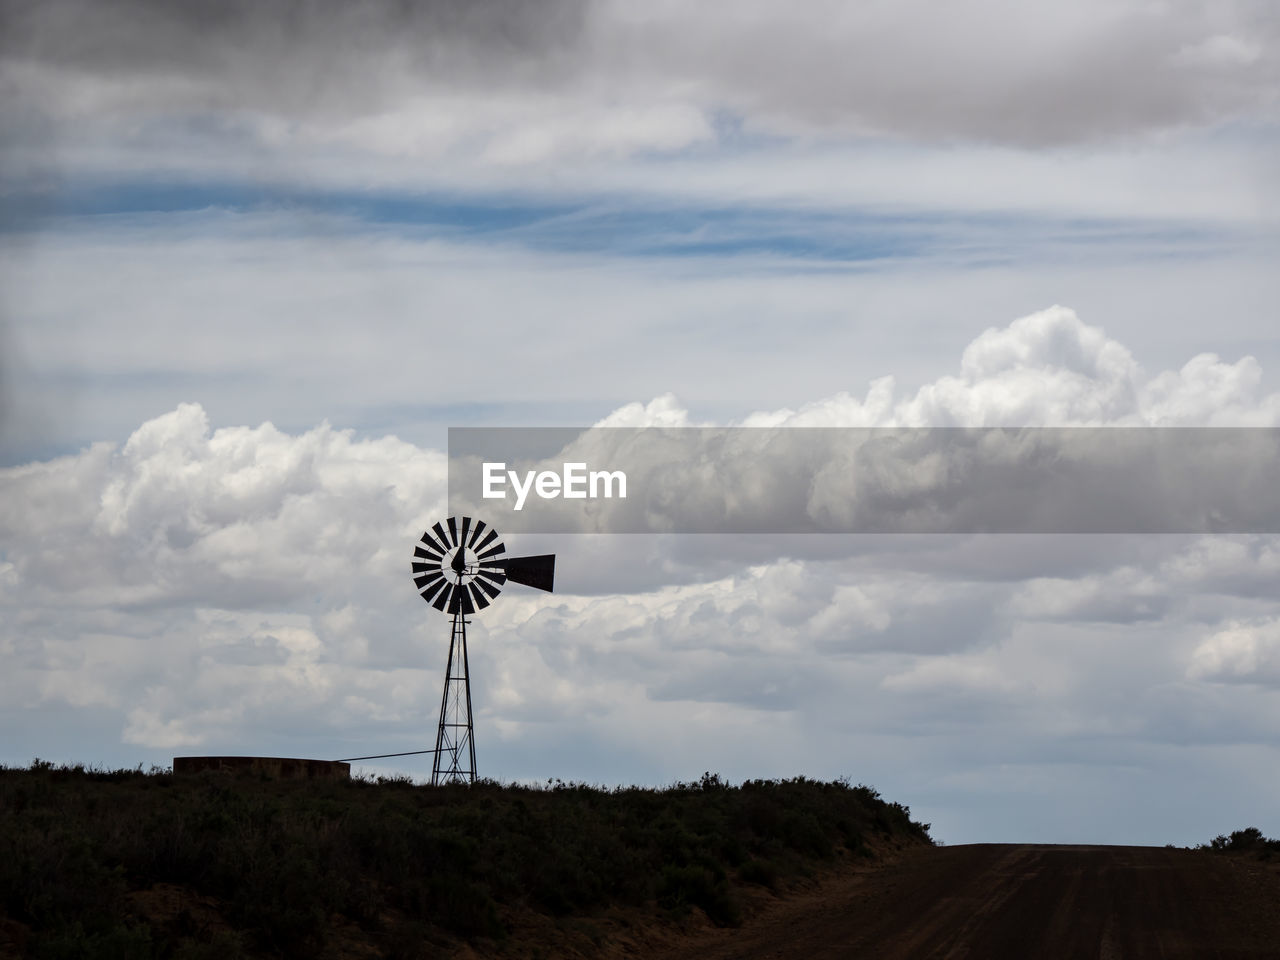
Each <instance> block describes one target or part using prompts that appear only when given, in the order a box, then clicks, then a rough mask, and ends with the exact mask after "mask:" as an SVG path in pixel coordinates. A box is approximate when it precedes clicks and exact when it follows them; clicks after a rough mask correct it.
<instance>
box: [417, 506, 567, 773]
mask: <svg viewBox="0 0 1280 960" xmlns="http://www.w3.org/2000/svg"><path fill="white" fill-rule="evenodd" d="M446 528H447V529H446ZM486 529H488V533H485V530H486ZM555 563H556V558H555V556H554V555H553V554H544V555H543V556H538V557H508V556H507V555H506V547H505V546H503V543H502V539H501V538H500V537H499V536H498V531H497V530H494V529H493V528H492V527H487V528H486V525H485V522H484V521H483V520H477V521H475V523H474V525H473V524H472V520H471V518H470V517H463V518H462V522H461V523H459V522H458V519H457V518H456V517H450V518H449V519H448V520H446V521H445V523H444V525H441V524H439V523H436V524H434V525H432V527H431V529H430V530H428V531H427V532H425V533H424V534H423V535H422V539H421V540H420V541H419V542H418V544H417V545H416V546H415V547H414V548H413V582H414V585H415V586H416V587H417V588H418V592H419V593H420V594H421V595H422V599H423V600H426V601H427V602H428V603H429V604H431V605H432V606H433V607H435V608H436V609H437V610H439V611H441V612H445V611H447V612H448V613H450V614H451V615H452V616H453V629H452V631H451V633H450V635H449V660H448V663H447V665H446V666H445V674H444V692H443V693H442V694H441V695H440V725H439V727H438V729H437V731H436V748H435V750H434V751H427V752H433V753H434V754H435V762H434V764H433V765H432V769H431V783H432V784H433V785H436V786H438V785H440V784H442V783H474V782H475V779H476V741H475V727H474V724H473V722H472V715H471V664H470V661H469V660H468V658H467V624H468V623H469V622H470V621H468V620H467V617H469V616H471V615H472V614H474V613H475V612H476V611H477V610H483V609H484V608H485V607H487V606H489V604H490V602H491V601H493V599H494V598H496V597H497V596H498V593H499V592H500V591H501V590H502V586H503V584H505V583H506V582H507V581H508V580H510V581H512V582H513V583H522V584H524V585H525V586H529V587H534V588H536V589H538V590H548V591H549V590H551V586H552V582H553V580H554V579H555Z"/></svg>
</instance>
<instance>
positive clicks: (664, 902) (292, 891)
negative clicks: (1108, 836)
mask: <svg viewBox="0 0 1280 960" xmlns="http://www.w3.org/2000/svg"><path fill="white" fill-rule="evenodd" d="M0 838H2V839H0V914H2V917H3V919H0V954H3V953H4V952H5V946H6V944H5V941H7V947H8V949H9V950H11V951H15V952H17V953H19V955H28V956H33V957H42V958H55V957H91V956H103V957H121V958H125V957H130V958H132V957H155V958H169V957H173V958H180V960H196V958H204V957H209V958H213V957H218V958H235V957H240V956H244V957H249V956H273V957H324V956H354V955H366V956H388V957H399V956H405V957H409V956H415V957H416V956H432V955H436V954H440V955H447V954H448V953H449V952H451V951H452V948H453V947H455V946H456V945H457V944H458V943H459V942H460V941H468V942H470V943H471V944H472V945H473V946H476V947H479V948H481V949H483V950H492V951H493V952H496V953H504V952H509V951H511V950H512V949H514V948H515V947H516V946H517V945H516V944H515V943H514V939H515V936H516V935H515V934H514V933H513V929H514V926H513V925H518V924H519V923H520V922H521V918H524V919H525V920H527V919H528V918H529V917H531V916H532V917H534V918H535V919H537V920H539V921H540V922H542V923H544V924H547V923H550V924H553V925H555V924H559V925H561V926H563V925H564V924H565V923H577V922H579V921H581V922H582V923H589V921H590V918H592V917H593V916H594V917H599V916H601V915H602V914H604V913H606V912H609V911H612V912H613V913H614V914H617V913H618V912H619V911H622V912H623V913H626V912H627V911H630V912H631V913H632V914H634V915H636V916H637V917H639V918H644V919H646V920H653V921H654V922H657V923H662V922H667V921H670V922H671V923H677V924H678V923H680V922H681V918H682V917H683V918H688V917H689V916H691V915H694V914H695V913H696V912H697V911H701V912H702V913H704V914H705V915H706V917H707V918H708V919H709V920H710V921H711V922H712V923H714V924H717V925H722V926H731V925H735V924H737V923H739V922H740V921H741V919H742V916H743V908H744V902H746V900H749V899H750V897H746V898H745V899H744V894H745V893H748V892H749V891H750V890H751V889H753V888H754V889H755V891H756V892H757V893H758V892H759V890H760V888H776V887H777V886H778V885H779V884H784V885H785V884H786V883H787V882H789V880H790V879H791V878H795V877H799V876H809V875H812V874H814V873H819V872H821V870H822V869H823V867H824V866H825V865H831V864H833V863H834V862H835V861H836V860H838V859H841V858H845V857H868V858H874V856H876V853H875V851H882V850H885V849H888V848H892V847H904V846H911V845H921V844H929V843H931V842H932V841H931V840H930V839H929V835H928V825H927V824H921V823H917V822H915V821H913V820H912V819H911V816H910V811H909V810H908V809H907V807H905V806H902V805H901V804H897V803H890V802H887V801H885V800H884V799H882V798H881V797H880V796H879V794H878V793H877V792H876V791H875V790H873V789H871V788H870V787H866V786H853V785H850V783H849V782H847V781H843V780H841V781H835V782H831V783H825V782H818V781H813V780H807V779H805V778H802V777H801V778H797V779H794V780H755V781H748V782H745V783H743V784H741V785H739V786H730V785H729V784H727V783H725V782H724V781H722V780H721V779H720V778H719V777H718V776H715V775H712V774H707V775H704V776H703V777H702V779H701V780H699V781H696V782H692V783H676V784H674V785H672V786H670V787H666V788H661V789H648V788H640V787H625V788H615V789H606V788H601V787H595V786H588V785H585V784H578V783H562V782H560V781H558V780H556V781H550V782H548V783H547V784H546V785H544V786H541V787H530V786H518V785H508V784H501V783H495V782H480V783H477V784H475V785H473V786H470V787H464V786H455V787H439V788H433V787H430V786H423V785H418V784H415V783H413V782H412V781H411V780H409V779H407V778H405V779H386V778H378V779H354V780H351V781H342V782H335V781H310V782H308V781H282V780H272V779H267V778H264V777H262V776H260V775H259V776H241V775H237V776H232V775H229V774H226V773H205V774H199V775H183V776H175V775H174V774H173V773H171V772H169V771H168V770H164V769H159V768H153V769H152V770H151V771H145V772H144V771H142V770H141V769H138V770H103V769H94V768H85V767H81V766H73V767H55V766H53V765H51V764H48V763H44V762H40V761H36V762H35V763H34V764H33V765H32V766H31V767H30V768H4V767H0Z"/></svg>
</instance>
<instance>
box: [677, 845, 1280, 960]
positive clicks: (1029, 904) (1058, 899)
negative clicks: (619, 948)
mask: <svg viewBox="0 0 1280 960" xmlns="http://www.w3.org/2000/svg"><path fill="white" fill-rule="evenodd" d="M690 948H692V949H693V952H686V953H685V955H686V956H698V957H706V958H709V960H729V958H735V960H738V958H741V960H757V958H765V957H769V958H783V960H785V958H804V960H826V958H835V957H840V958H849V957H866V958H870V960H908V958H909V960H925V958H929V960H960V958H966V960H1059V958H1064V960H1065V958H1071V960H1085V958H1098V960H1131V958H1157V957H1158V958H1175V957H1176V958H1186V960H1212V958H1233V960H1243V958H1254V957H1277V958H1280V871H1277V869H1276V868H1274V867H1271V866H1269V865H1267V864H1264V863H1261V862H1259V861H1257V860H1250V859H1243V858H1236V857H1225V856H1216V855H1212V854H1208V853H1203V852H1195V851H1190V850H1172V849H1163V848H1158V847H1065V846H1014V845H1005V844H974V845H967V846H958V847H942V848H937V849H928V850H923V851H919V852H918V853H913V854H911V855H908V856H906V857H904V858H903V859H902V860H900V861H898V862H897V863H893V864H890V865H887V866H885V867H883V868H881V869H878V870H875V871H873V872H870V873H867V874H864V875H862V876H855V877H849V878H847V879H845V880H839V881H834V882H833V883H832V884H830V885H824V887H823V888H822V890H821V891H820V892H819V893H815V894H814V895H812V896H801V897H798V898H796V899H794V900H783V901H779V902H778V903H776V904H774V905H773V906H772V907H771V908H770V909H768V910H766V911H765V912H764V913H763V914H762V915H760V916H758V917H756V918H755V919H754V920H753V921H751V922H749V923H748V924H747V925H746V926H745V927H743V928H742V929H739V930H733V931H728V930H726V931H717V932H716V933H715V934H712V935H708V936H706V937H704V938H700V941H699V942H698V943H697V944H696V945H693V944H690V945H688V946H687V947H686V948H685V950H686V951H688V950H689V949H690Z"/></svg>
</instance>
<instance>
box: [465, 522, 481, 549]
mask: <svg viewBox="0 0 1280 960" xmlns="http://www.w3.org/2000/svg"><path fill="white" fill-rule="evenodd" d="M484 527H485V523H484V521H483V520H477V521H476V528H475V530H473V531H472V532H471V542H470V543H468V544H467V547H468V548H469V549H472V550H474V549H475V546H476V541H477V540H478V539H480V534H482V533H484Z"/></svg>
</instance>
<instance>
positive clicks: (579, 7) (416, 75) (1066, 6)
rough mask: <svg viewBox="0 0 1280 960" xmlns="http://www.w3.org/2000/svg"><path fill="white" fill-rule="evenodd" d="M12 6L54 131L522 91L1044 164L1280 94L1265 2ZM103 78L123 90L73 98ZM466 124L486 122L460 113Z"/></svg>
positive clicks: (391, 1)
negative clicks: (102, 103)
mask: <svg viewBox="0 0 1280 960" xmlns="http://www.w3.org/2000/svg"><path fill="white" fill-rule="evenodd" d="M0 8H2V9H3V19H4V23H3V25H2V27H3V29H0V35H2V36H3V37H4V39H3V40H2V41H0V43H2V44H3V46H2V47H0V55H3V56H4V57H5V58H6V59H7V60H9V61H11V62H13V63H20V64H22V65H23V67H24V69H26V70H27V71H28V72H27V73H26V74H22V75H18V74H11V75H10V76H9V77H8V79H7V85H8V86H10V88H11V90H16V91H19V92H20V93H21V94H22V98H21V99H24V100H25V99H31V100H33V101H35V102H39V103H42V104H43V105H44V106H45V107H48V108H51V109H53V110H54V111H55V112H56V111H57V110H58V109H61V108H68V106H69V105H70V106H71V108H72V109H75V108H80V109H83V107H84V103H85V98H86V97H88V98H89V99H90V100H92V99H93V98H96V97H100V96H108V97H109V98H112V99H111V102H112V103H114V104H116V105H117V106H125V107H128V108H133V109H139V108H143V107H146V106H156V105H167V106H170V107H177V108H180V109H182V110H186V111H191V112H202V111H210V110H219V109H227V108H237V107H238V108H247V109H253V110H260V111H265V112H269V113H274V114H278V115H282V116H285V117H297V116H298V115H299V114H305V115H306V116H308V117H312V116H318V115H327V114H328V113H330V112H336V113H338V114H339V115H352V114H361V115H368V114H382V113H384V112H386V111H389V110H395V109H397V108H398V107H399V106H400V105H401V104H402V103H403V102H404V101H405V100H408V99H415V98H417V99H423V98H425V99H427V100H432V99H438V98H440V97H443V96H447V95H449V94H457V93H459V92H467V91H479V92H489V91H494V90H503V91H509V92H511V93H513V94H515V95H517V96H521V97H524V96H530V95H531V96H533V97H535V98H536V97H539V96H541V97H547V96H550V97H551V98H552V99H553V100H555V101H556V102H557V103H559V104H560V105H561V106H564V105H566V104H578V105H581V104H582V103H588V102H599V103H603V104H607V105H609V108H610V109H611V110H613V111H614V113H613V120H612V123H613V125H618V124H621V125H623V126H626V125H629V124H630V125H636V124H639V125H640V126H641V127H643V126H644V121H638V120H637V119H636V114H635V113H634V110H635V109H636V107H637V106H645V105H652V104H668V105H670V104H673V103H678V104H681V105H684V106H686V107H692V108H696V109H698V110H701V111H707V112H708V113H712V112H715V113H720V114H727V115H730V116H734V117H736V118H738V119H739V120H741V122H742V124H743V126H744V127H745V128H746V129H750V130H761V131H765V132H769V133H782V134H784V135H785V134H794V133H802V134H803V133H811V132H814V131H819V132H826V133H835V134H840V135H847V134H850V133H854V134H867V133H871V134H884V135H889V136H905V137H911V138H918V139H923V140H938V139H942V140H950V139H969V140H980V141H990V142H999V143H1009V144H1016V145H1020V146H1045V145H1054V144H1062V143H1070V142H1082V141H1095V140H1100V139H1106V138H1112V137H1127V136H1130V135H1133V134H1135V133H1137V134H1140V133H1143V132H1146V131H1151V130H1159V129H1168V128H1176V127H1180V126H1184V125H1191V124H1213V123H1216V122H1219V121H1222V120H1225V119H1228V118H1231V117H1234V116H1240V115H1246V116H1253V117H1256V116H1269V115H1273V111H1274V109H1275V106H1276V89H1277V81H1278V79H1280V74H1278V73H1277V56H1276V51H1277V49H1278V47H1280V13H1277V9H1276V7H1275V6H1274V5H1273V4H1263V3H1249V2H1225V3H1222V2H1214V3H1210V2H1195V0H1186V2H1165V3H1148V2H1137V0H1107V2H1102V0H1078V2H1075V3H1061V4H1035V5H1031V4H1026V3H1021V2H1015V0H965V2H963V3H951V4H942V5H939V4H935V3H927V2H924V0H900V2H897V3H894V4H842V3H835V2H827V0H812V2H809V3H803V4H777V3H763V2H755V0H735V2H732V3H730V2H706V3H701V4H676V3H658V2H655V3H651V4H643V5H641V4H630V3H622V2H614V0H538V2H520V0H478V2H470V3H464V2H447V0H432V2H409V0H400V2H396V0H363V2H351V3H342V2H338V0H324V2H321V0H310V2H307V0H291V2H290V0H268V2H263V3H253V2H250V0H231V2H226V3H216V2H213V0H194V2H188V3H166V2H163V0H102V2H91V0H45V2H30V0H27V2H23V0H0ZM31 71H34V73H31ZM41 71H43V72H41ZM94 80H98V81H104V80H105V81H109V82H111V83H114V84H116V85H117V89H114V90H112V91H110V92H109V93H105V94H104V92H103V91H102V90H100V89H95V90H91V91H88V92H86V90H85V89H83V88H77V89H71V88H72V87H74V85H75V83H77V82H91V81H94ZM69 84H70V87H69V86H68V85H69ZM538 109H550V107H549V106H548V104H546V103H543V104H541V105H540V106H539V108H538ZM552 113H554V110H553V111H552ZM571 115H572V114H571ZM467 121H468V117H467V110H466V109H465V108H464V109H462V112H461V113H460V114H458V115H456V116H454V118H453V122H455V123H461V124H463V125H464V126H465V124H466V122H467ZM607 125H608V124H606V126H607ZM277 135H278V132H277ZM645 146H648V145H647V144H646V145H645Z"/></svg>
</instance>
